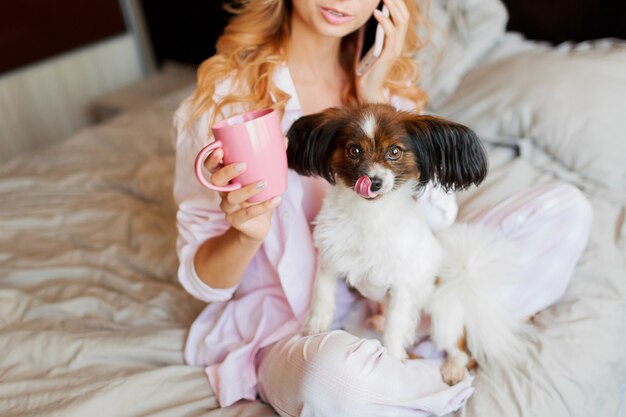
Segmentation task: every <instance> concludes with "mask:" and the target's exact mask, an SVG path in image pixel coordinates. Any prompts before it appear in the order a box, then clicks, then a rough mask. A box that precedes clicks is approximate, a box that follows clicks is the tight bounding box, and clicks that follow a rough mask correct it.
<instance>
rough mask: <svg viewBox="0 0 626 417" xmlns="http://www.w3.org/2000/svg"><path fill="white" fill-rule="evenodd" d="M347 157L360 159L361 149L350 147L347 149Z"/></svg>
mask: <svg viewBox="0 0 626 417" xmlns="http://www.w3.org/2000/svg"><path fill="white" fill-rule="evenodd" d="M348 156H349V157H350V158H352V159H359V158H360V157H361V149H360V148H359V147H358V146H354V145H352V146H350V147H349V148H348Z"/></svg>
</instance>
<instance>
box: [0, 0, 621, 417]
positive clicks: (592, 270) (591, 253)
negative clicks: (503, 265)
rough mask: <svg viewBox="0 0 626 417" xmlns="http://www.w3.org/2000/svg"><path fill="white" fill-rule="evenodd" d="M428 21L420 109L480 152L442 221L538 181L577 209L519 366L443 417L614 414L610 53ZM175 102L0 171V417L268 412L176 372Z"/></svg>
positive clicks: (445, 6)
mask: <svg viewBox="0 0 626 417" xmlns="http://www.w3.org/2000/svg"><path fill="white" fill-rule="evenodd" d="M433 13H434V15H435V16H436V19H437V22H438V29H437V30H438V32H436V34H435V46H437V47H433V48H430V49H429V50H427V51H425V52H424V53H423V54H422V55H420V56H418V57H417V59H419V60H420V61H422V62H424V85H425V86H426V88H427V89H428V91H429V92H430V94H431V98H432V101H431V105H430V108H429V111H430V112H434V113H437V114H440V115H443V116H446V117H450V118H452V119H454V120H458V121H460V122H463V123H466V124H468V125H469V126H471V127H472V128H474V129H475V130H476V131H477V132H478V133H479V135H480V136H481V137H483V138H484V139H485V141H486V144H487V147H488V149H489V154H490V163H491V171H490V174H489V177H488V179H487V181H486V183H485V184H484V185H483V186H481V187H480V188H479V189H477V190H472V191H470V192H467V193H463V194H459V202H460V203H461V215H463V213H467V212H470V211H472V210H474V209H477V208H479V207H482V206H485V205H489V204H493V203H494V202H496V201H498V200H500V199H501V198H503V197H505V196H507V195H509V194H510V193H512V192H514V191H516V190H519V189H522V188H524V187H527V186H529V185H531V184H537V183H544V182H550V181H555V180H558V181H565V182H570V183H573V184H575V185H577V186H578V187H580V188H581V189H582V190H583V192H584V193H585V194H586V195H587V197H588V198H589V199H590V201H591V203H592V205H593V209H594V224H593V229H592V233H591V237H590V240H589V244H588V247H587V249H586V250H585V252H584V254H583V256H582V258H581V260H580V262H579V265H578V266H577V268H576V272H575V275H574V277H573V279H572V282H571V284H570V286H569V288H568V290H567V292H566V294H565V295H564V297H563V298H562V299H561V300H559V301H558V302H557V303H556V304H554V305H553V306H551V307H550V308H548V309H546V310H544V311H542V312H540V313H539V314H538V315H537V316H536V317H535V318H534V323H535V326H536V328H537V330H538V334H539V338H538V341H537V343H536V345H535V346H534V347H533V349H532V352H531V354H530V356H529V358H528V361H527V363H526V367H524V368H523V369H518V370H515V371H513V370H508V371H504V370H500V371H498V370H493V371H490V372H489V373H487V372H485V371H482V370H480V369H479V370H478V371H477V372H476V379H475V384H474V385H475V387H476V392H475V393H474V395H473V396H472V398H471V399H470V401H469V402H468V403H467V404H466V406H465V407H464V408H463V409H462V410H459V412H457V415H459V416H461V415H465V416H476V417H478V416H480V417H484V416H511V417H512V416H535V415H536V416H550V417H558V416H581V417H583V416H584V417H588V416H603V417H604V416H607V417H608V416H610V417H612V416H619V417H621V416H624V415H625V413H626V347H625V346H626V225H625V219H626V43H624V42H623V41H618V40H603V41H597V42H586V43H582V44H563V45H560V46H558V47H553V46H550V45H547V44H543V43H538V42H531V41H528V40H526V39H524V38H523V37H521V36H520V35H518V34H514V33H507V32H505V29H504V28H505V25H506V18H507V16H506V12H505V10H504V8H503V7H502V5H501V4H500V3H499V2H498V1H495V0H490V1H486V0H481V1H478V0H468V1H465V2H460V1H450V2H435V3H433ZM437 33H438V35H437ZM444 33H445V34H446V35H445V36H443V34H444ZM444 44H445V45H446V47H445V48H442V45H444ZM442 51H443V52H442ZM192 89H193V85H189V86H187V87H185V88H182V89H179V90H177V91H176V92H174V93H171V94H169V95H167V96H164V97H162V98H160V99H158V100H156V101H154V102H153V103H152V104H151V105H149V106H147V107H144V108H141V109H136V110H133V111H130V112H127V113H124V114H122V115H120V116H118V117H116V118H114V119H112V120H110V121H107V122H106V123H103V124H101V125H97V126H94V127H90V128H88V129H85V130H82V131H81V132H79V133H77V134H76V135H73V136H72V137H69V138H67V139H66V140H65V141H63V142H62V143H60V144H58V145H54V146H51V147H47V148H42V149H37V150H34V151H32V152H29V153H26V154H22V155H18V156H16V157H14V158H12V159H11V160H9V161H8V162H7V163H5V164H3V165H2V167H0V347H1V352H2V354H1V355H0V415H2V416H7V417H8V416H33V417H36V416H97V415H107V416H146V415H150V416H168V417H169V416H212V417H216V416H220V417H242V416H276V414H275V413H274V412H273V411H272V410H271V409H270V408H269V407H267V406H265V405H264V404H262V403H260V402H240V403H237V404H236V405H234V406H233V407H230V408H227V409H219V408H217V407H218V404H217V402H216V399H215V396H214V395H213V393H212V392H211V389H210V387H209V384H208V381H207V379H206V376H205V374H204V372H203V370H202V369H201V368H197V367H192V366H187V365H185V364H184V362H183V355H182V349H183V344H184V341H185V336H186V332H187V329H188V327H189V325H190V324H191V322H192V321H193V319H194V318H195V317H196V315H197V314H198V313H199V312H200V311H201V309H202V308H203V305H202V303H201V302H199V301H197V300H194V299H193V298H191V297H190V296H189V295H188V294H187V293H186V292H185V291H184V290H183V289H182V287H181V286H180V285H179V284H178V283H177V279H176V269H177V258H176V254H175V246H174V244H175V237H176V227H175V213H176V207H175V205H174V202H173V199H172V192H171V191H172V178H173V168H174V153H173V147H172V142H171V139H172V138H171V135H172V131H171V120H172V113H173V111H174V109H175V108H176V106H177V105H178V103H179V102H180V101H181V100H182V99H183V98H184V97H186V96H187V95H188V94H189V93H190V92H191V91H192ZM494 143H498V145H494Z"/></svg>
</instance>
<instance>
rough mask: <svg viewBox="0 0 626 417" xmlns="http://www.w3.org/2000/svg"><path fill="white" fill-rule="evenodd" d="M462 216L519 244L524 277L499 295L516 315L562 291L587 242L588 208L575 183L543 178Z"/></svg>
mask: <svg viewBox="0 0 626 417" xmlns="http://www.w3.org/2000/svg"><path fill="white" fill-rule="evenodd" d="M461 221H467V222H470V223H480V224H484V225H487V226H492V227H495V228H497V229H498V230H499V231H500V232H501V233H502V235H503V236H505V237H506V238H507V239H509V240H510V241H511V242H513V243H514V244H515V246H516V247H517V248H518V252H517V253H518V256H519V257H520V261H521V265H522V268H524V271H523V273H522V276H523V277H524V279H523V281H521V282H519V283H516V284H515V285H513V286H511V287H510V288H509V290H508V291H507V292H506V293H503V294H502V296H503V297H504V298H505V303H506V305H508V306H510V307H511V308H512V309H513V311H514V312H515V314H516V315H517V316H518V317H528V316H531V315H533V314H535V313H537V312H538V311H539V310H542V309H544V308H546V307H547V306H549V305H550V304H552V303H554V302H555V301H556V300H557V299H559V298H560V297H561V296H562V295H563V293H564V292H565V289H566V287H567V284H568V283H569V281H570V279H571V277H572V274H573V271H574V267H575V266H576V263H577V261H578V259H579V257H580V255H581V254H582V252H583V250H584V248H585V246H586V244H587V239H588V237H589V231H590V229H591V221H592V210H591V205H590V204H589V202H588V201H587V199H586V198H585V196H584V195H583V194H582V193H581V192H580V190H578V189H577V188H576V187H574V186H572V185H569V184H546V185H538V186H535V187H531V188H528V189H526V190H523V191H521V192H519V193H517V194H515V195H513V196H511V197H509V198H507V199H506V200H504V201H502V202H501V203H500V204H498V205H496V206H495V207H492V208H489V209H485V210H483V211H481V212H479V213H476V214H474V215H471V216H468V217H467V218H463V219H461Z"/></svg>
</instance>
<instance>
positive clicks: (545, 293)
mask: <svg viewBox="0 0 626 417" xmlns="http://www.w3.org/2000/svg"><path fill="white" fill-rule="evenodd" d="M591 218H592V213H591V206H590V204H589V203H588V201H587V200H586V199H585V197H584V196H583V195H582V193H581V192H580V191H579V190H578V189H577V188H575V187H573V186H570V185H564V184H549V185H540V186H535V187H532V188H529V189H527V190H524V191H522V192H520V193H517V194H515V195H514V196H512V197H510V198H508V199H506V200H504V201H503V202H501V203H500V204H498V205H496V206H495V207H490V208H488V209H485V210H483V211H481V212H479V213H475V214H474V215H472V216H470V217H469V218H466V219H461V221H465V222H469V223H480V224H484V225H488V226H492V227H494V228H496V229H497V230H499V231H500V233H501V234H502V235H503V236H504V237H506V238H507V239H510V240H511V241H512V242H513V243H514V244H516V246H517V247H518V248H519V251H518V252H519V256H520V257H521V260H522V267H523V268H525V271H524V272H525V274H524V276H525V280H524V281H523V282H521V283H518V284H517V283H516V285H517V288H509V290H507V293H502V294H499V295H500V296H501V297H502V301H503V302H504V303H506V305H508V306H509V307H511V308H512V309H513V311H514V312H515V313H516V315H517V316H518V317H520V318H525V317H528V316H531V315H533V314H535V313H536V312H538V311H539V310H541V309H543V308H545V307H547V306H549V305H550V304H552V303H554V302H555V301H556V300H557V299H558V298H559V297H561V295H563V293H564V292H565V289H566V287H567V284H568V282H569V280H570V278H571V276H572V274H573V270H574V267H575V265H576V262H577V260H578V258H579V257H580V255H581V253H582V251H583V249H584V247H585V245H586V242H587V238H588V235H589V230H590V227H591ZM441 364H442V359H441V358H436V359H411V360H403V361H402V360H399V359H396V358H394V357H391V356H390V355H388V354H387V353H386V352H385V349H384V347H382V345H381V344H380V342H379V341H378V340H376V339H369V338H361V337H357V336H355V335H353V334H350V333H348V332H346V331H343V330H334V331H330V332H326V333H322V334H319V335H314V336H308V337H303V336H301V335H295V336H293V337H291V338H286V339H283V340H281V341H279V342H278V343H275V344H273V345H271V346H269V347H266V348H264V349H263V350H261V351H260V352H259V355H258V356H257V373H258V388H259V393H260V396H261V398H262V399H263V400H264V401H265V402H267V403H269V404H270V405H272V406H273V407H274V409H275V410H276V411H277V412H278V414H280V415H281V416H282V417H287V416H302V417H351V416H354V417H388V416H429V415H432V414H435V415H443V414H446V413H449V412H452V411H454V410H457V409H458V408H459V407H461V406H462V405H463V403H464V402H465V400H466V399H467V398H468V397H469V396H470V395H471V393H472V391H473V388H472V387H471V379H472V378H471V376H469V374H468V375H467V376H466V378H465V379H464V380H463V381H461V382H460V383H458V384H456V385H455V386H452V387H450V386H448V385H446V384H445V383H444V382H443V381H442V379H441V374H440V367H441Z"/></svg>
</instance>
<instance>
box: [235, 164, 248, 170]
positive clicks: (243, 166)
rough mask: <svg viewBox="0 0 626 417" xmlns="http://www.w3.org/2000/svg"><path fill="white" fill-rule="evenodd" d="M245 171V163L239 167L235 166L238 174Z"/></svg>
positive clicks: (238, 165)
mask: <svg viewBox="0 0 626 417" xmlns="http://www.w3.org/2000/svg"><path fill="white" fill-rule="evenodd" d="M244 169H246V164H245V163H243V162H240V163H238V164H237V165H235V171H237V172H241V171H243V170H244Z"/></svg>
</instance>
